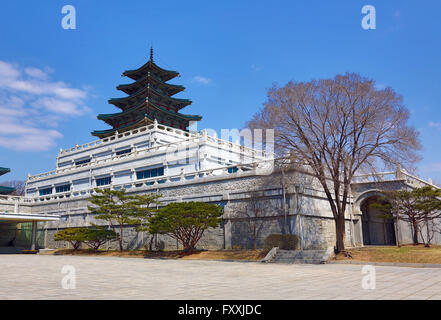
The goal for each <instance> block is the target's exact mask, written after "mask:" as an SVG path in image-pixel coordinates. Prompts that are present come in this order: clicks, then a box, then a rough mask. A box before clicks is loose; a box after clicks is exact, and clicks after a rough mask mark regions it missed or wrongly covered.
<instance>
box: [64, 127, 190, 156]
mask: <svg viewBox="0 0 441 320" xmlns="http://www.w3.org/2000/svg"><path fill="white" fill-rule="evenodd" d="M154 130H161V131H166V132H167V133H168V134H172V135H175V136H178V137H185V138H190V137H197V135H198V134H194V133H190V132H188V131H184V130H180V129H176V128H172V127H168V126H164V125H162V124H157V123H153V124H149V125H147V126H144V127H139V128H136V129H133V130H130V131H126V132H123V133H115V134H114V135H112V136H110V137H107V138H103V139H100V140H95V141H92V142H90V143H86V144H83V145H77V146H75V147H73V148H70V149H64V150H63V149H61V150H60V155H65V154H74V153H76V152H80V151H84V150H86V149H87V150H89V149H92V148H94V147H99V146H101V145H103V144H106V143H109V142H113V141H115V140H117V139H121V138H124V137H128V136H133V135H139V134H144V133H146V132H147V131H148V132H151V131H154Z"/></svg>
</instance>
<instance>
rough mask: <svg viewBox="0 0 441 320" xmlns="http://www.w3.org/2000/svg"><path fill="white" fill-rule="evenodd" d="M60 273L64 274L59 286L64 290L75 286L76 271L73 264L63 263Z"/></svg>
mask: <svg viewBox="0 0 441 320" xmlns="http://www.w3.org/2000/svg"><path fill="white" fill-rule="evenodd" d="M61 273H62V274H65V276H64V277H63V278H62V279H61V287H62V288H63V289H66V290H72V289H76V288H77V273H76V270H75V267H74V266H71V265H64V266H63V268H61Z"/></svg>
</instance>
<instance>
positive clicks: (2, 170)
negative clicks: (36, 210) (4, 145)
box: [0, 167, 15, 194]
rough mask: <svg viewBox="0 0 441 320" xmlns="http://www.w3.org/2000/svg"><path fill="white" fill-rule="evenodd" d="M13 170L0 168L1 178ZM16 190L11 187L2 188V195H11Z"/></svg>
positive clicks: (0, 188)
mask: <svg viewBox="0 0 441 320" xmlns="http://www.w3.org/2000/svg"><path fill="white" fill-rule="evenodd" d="M10 171H11V170H10V169H8V168H2V167H0V176H2V175H4V174H5V173H8V172H10ZM14 191H15V189H14V188H9V187H3V186H0V194H10V193H12V192H14Z"/></svg>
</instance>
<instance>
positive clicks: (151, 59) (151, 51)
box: [150, 46, 153, 62]
mask: <svg viewBox="0 0 441 320" xmlns="http://www.w3.org/2000/svg"><path fill="white" fill-rule="evenodd" d="M150 61H151V62H153V46H151V47H150Z"/></svg>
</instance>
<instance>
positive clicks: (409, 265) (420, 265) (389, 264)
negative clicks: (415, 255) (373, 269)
mask: <svg viewBox="0 0 441 320" xmlns="http://www.w3.org/2000/svg"><path fill="white" fill-rule="evenodd" d="M327 264H357V265H373V266H384V267H407V268H441V264H437V263H400V262H371V261H359V260H333V261H328V262H327Z"/></svg>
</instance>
